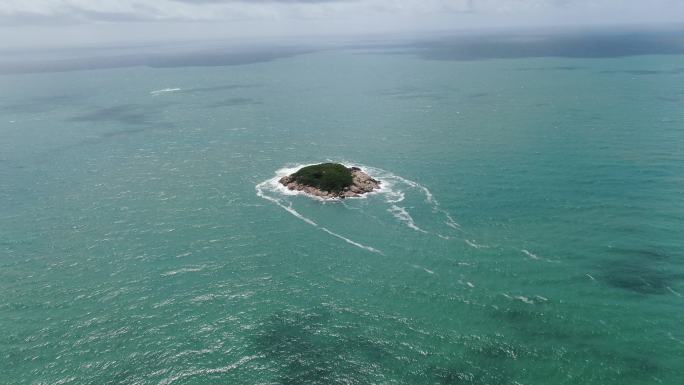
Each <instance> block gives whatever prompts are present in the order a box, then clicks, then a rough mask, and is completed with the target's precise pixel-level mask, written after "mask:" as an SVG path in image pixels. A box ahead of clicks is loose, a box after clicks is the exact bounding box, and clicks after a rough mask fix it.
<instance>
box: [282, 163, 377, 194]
mask: <svg viewBox="0 0 684 385" xmlns="http://www.w3.org/2000/svg"><path fill="white" fill-rule="evenodd" d="M349 170H350V171H351V175H352V183H351V185H349V186H347V187H345V188H344V189H342V190H341V191H325V190H321V189H319V188H317V187H314V186H309V185H306V184H303V183H299V182H297V181H296V180H295V176H294V174H292V175H288V176H284V177H282V178H280V180H279V181H278V182H279V183H280V184H282V185H283V186H285V187H287V188H288V189H289V190H292V191H302V192H304V193H306V194H309V195H313V196H317V197H321V198H325V199H344V198H354V197H359V196H361V195H363V194H366V193H369V192H372V191H373V190H377V189H379V188H380V181H379V180H377V179H373V178H372V177H371V176H370V175H368V174H366V173H365V172H363V171H362V170H361V169H360V168H358V167H351V168H349Z"/></svg>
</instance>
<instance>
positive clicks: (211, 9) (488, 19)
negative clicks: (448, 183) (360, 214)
mask: <svg viewBox="0 0 684 385" xmlns="http://www.w3.org/2000/svg"><path fill="white" fill-rule="evenodd" d="M667 22H684V1H681V0H649V1H643V0H30V1H27V0H0V48H3V47H7V46H25V45H39V44H51V43H54V44H61V43H64V44H67V43H68V44H85V43H87V42H90V43H93V44H99V43H98V42H103V41H117V40H125V41H136V40H137V41H140V40H148V41H159V40H163V39H168V40H179V39H180V40H189V39H206V38H209V39H245V38H261V37H283V36H321V35H357V36H358V35H363V34H373V33H388V32H402V33H412V32H425V31H435V30H438V31H444V30H462V29H472V28H479V29H482V28H502V27H521V26H522V27H539V26H542V27H544V26H546V27H548V26H558V25H607V24H619V23H667ZM10 36H11V38H10Z"/></svg>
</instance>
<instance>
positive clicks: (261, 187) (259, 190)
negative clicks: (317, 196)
mask: <svg viewBox="0 0 684 385" xmlns="http://www.w3.org/2000/svg"><path fill="white" fill-rule="evenodd" d="M278 178H280V177H278ZM271 181H272V180H271V179H269V180H267V181H264V182H262V183H259V184H258V185H257V186H256V190H257V195H258V196H259V197H261V198H264V199H266V200H268V201H271V202H273V203H275V204H277V205H278V206H280V207H281V208H283V209H284V210H285V211H287V212H288V213H290V214H292V215H294V216H295V217H297V218H299V219H301V220H302V221H304V222H306V223H308V224H310V225H311V226H313V227H315V228H317V229H320V230H321V231H324V232H326V233H328V234H330V235H332V236H333V237H336V238H339V239H341V240H343V241H345V242H347V243H349V244H350V245H354V246H356V247H358V248H361V249H364V250H368V251H370V252H373V253H378V254H382V251H380V250H378V249H376V248H374V247H370V246H366V245H364V244H361V243H358V242H355V241H353V240H351V239H349V238H347V237H345V236H342V235H340V234H337V233H335V232H334V231H331V230H329V229H328V228H326V227H323V226H320V225H318V223H316V222H314V221H313V220H311V219H309V218H307V217H305V216H304V215H302V214H300V213H299V211H297V210H295V209H293V208H292V206H288V205H285V204H284V203H283V201H282V200H280V199H278V198H274V197H271V196H268V195H266V194H264V187H267V186H268V185H269V184H270V183H271ZM276 183H277V181H276Z"/></svg>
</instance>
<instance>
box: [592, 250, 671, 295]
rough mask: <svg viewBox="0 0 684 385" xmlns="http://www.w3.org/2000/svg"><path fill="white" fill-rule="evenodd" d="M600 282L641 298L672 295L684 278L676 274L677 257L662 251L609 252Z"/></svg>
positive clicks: (602, 268)
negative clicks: (636, 294)
mask: <svg viewBox="0 0 684 385" xmlns="http://www.w3.org/2000/svg"><path fill="white" fill-rule="evenodd" d="M609 254H610V255H611V256H612V257H611V258H610V259H609V261H607V262H605V263H602V264H601V265H600V266H599V267H600V273H599V277H600V279H601V280H602V281H603V282H605V283H606V284H608V285H609V286H611V287H615V288H619V289H623V290H628V291H631V292H634V293H638V294H668V293H671V291H672V286H673V285H676V284H677V283H678V282H680V281H681V280H682V279H684V274H681V273H673V272H672V270H673V269H672V267H673V266H672V265H671V264H672V261H673V254H672V253H670V252H668V251H667V250H665V249H661V248H658V247H642V248H636V247H635V248H624V247H622V248H621V247H616V248H611V249H609Z"/></svg>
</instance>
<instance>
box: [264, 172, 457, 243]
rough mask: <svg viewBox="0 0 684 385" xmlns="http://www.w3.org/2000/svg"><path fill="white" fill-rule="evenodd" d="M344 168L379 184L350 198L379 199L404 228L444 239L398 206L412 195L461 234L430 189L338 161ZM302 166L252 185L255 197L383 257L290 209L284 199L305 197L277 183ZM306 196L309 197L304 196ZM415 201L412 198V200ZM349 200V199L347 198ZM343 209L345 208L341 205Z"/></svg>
mask: <svg viewBox="0 0 684 385" xmlns="http://www.w3.org/2000/svg"><path fill="white" fill-rule="evenodd" d="M342 163H343V164H344V165H345V166H347V167H351V166H356V167H359V168H361V169H363V170H364V171H366V172H367V173H368V174H369V175H370V176H372V177H373V178H376V179H378V180H380V181H381V182H382V183H381V185H380V186H381V188H380V189H379V190H377V191H374V192H371V193H368V194H365V195H363V196H362V197H360V198H354V200H356V199H367V198H369V197H373V196H379V197H382V198H383V200H384V203H385V204H387V205H388V207H386V209H385V211H386V212H388V213H389V214H391V215H392V217H393V218H394V219H396V220H397V221H399V222H401V223H402V224H403V225H405V226H406V227H408V228H409V229H411V230H413V231H416V232H418V233H421V234H431V235H435V236H437V237H439V238H441V239H445V240H448V239H450V237H448V236H445V235H443V234H440V233H439V232H434V233H432V232H430V231H428V229H427V228H425V227H423V226H422V225H419V224H418V223H417V222H416V221H415V220H414V218H413V217H412V216H411V214H410V213H409V209H408V208H407V207H402V206H401V202H404V200H406V199H407V195H410V194H413V196H414V197H416V194H418V195H417V196H422V199H423V200H424V202H426V203H427V204H428V205H429V208H428V209H429V210H430V211H432V212H433V213H438V214H440V215H441V216H442V219H441V222H442V224H441V225H443V226H446V227H448V228H449V229H451V230H457V231H462V230H461V225H459V224H458V223H457V222H456V221H455V220H454V219H453V218H452V217H451V215H450V214H449V213H448V212H447V211H445V210H443V209H442V208H441V207H440V206H439V202H438V201H437V200H436V199H435V197H434V196H433V195H432V192H430V190H429V189H428V188H427V187H425V186H423V185H421V184H420V183H418V182H415V181H412V180H410V179H406V178H403V177H401V176H398V175H395V174H393V173H391V172H389V171H386V170H383V169H379V168H375V167H368V166H363V165H358V164H351V163H348V162H342ZM305 166H307V165H306V164H305V165H297V166H294V167H285V168H281V169H279V170H277V171H276V175H275V176H274V177H273V178H270V179H267V180H265V181H263V182H261V183H259V184H257V185H256V191H257V196H259V197H261V198H263V199H266V200H268V201H270V202H272V203H275V204H276V205H278V206H279V207H280V208H282V209H284V210H285V211H287V212H288V213H290V214H292V215H293V216H295V217H296V218H299V219H300V220H302V221H304V222H306V223H307V224H309V225H311V226H313V227H315V228H317V229H319V230H321V231H323V232H325V233H327V234H329V235H332V236H334V237H336V238H339V239H341V240H343V241H345V242H347V243H349V244H351V245H354V246H356V247H358V248H361V249H364V250H367V251H370V252H373V253H378V254H383V253H382V251H380V250H378V249H376V248H374V247H371V246H368V245H364V244H362V243H359V242H356V241H354V240H352V239H350V238H347V237H345V236H343V235H341V234H339V233H336V232H334V231H332V230H330V229H329V228H327V227H325V226H322V225H320V224H318V223H317V222H316V221H314V220H312V219H311V218H308V217H306V216H304V215H302V214H301V213H300V212H299V211H297V210H296V209H295V208H293V207H292V202H288V201H287V200H286V197H288V196H295V195H305V194H304V193H302V192H300V191H290V190H288V189H287V188H286V187H285V186H282V185H281V184H280V183H279V182H278V180H279V179H280V178H281V177H283V176H286V175H290V174H292V173H294V172H295V171H297V170H299V169H300V168H301V167H305ZM307 197H309V196H307ZM309 198H312V199H316V200H320V201H325V200H326V199H323V198H319V197H309ZM414 199H415V198H414ZM350 201H351V199H350ZM345 206H346V205H345ZM349 208H350V209H354V208H353V207H349Z"/></svg>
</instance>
